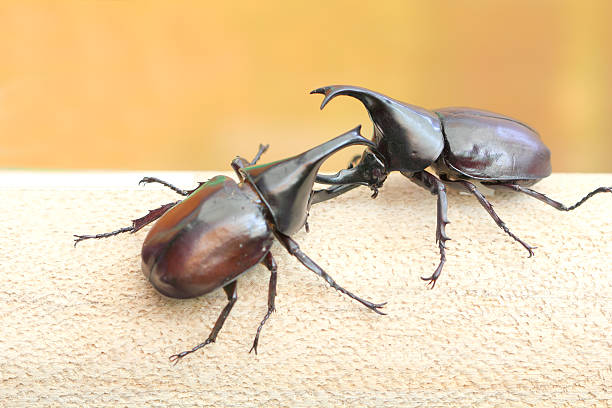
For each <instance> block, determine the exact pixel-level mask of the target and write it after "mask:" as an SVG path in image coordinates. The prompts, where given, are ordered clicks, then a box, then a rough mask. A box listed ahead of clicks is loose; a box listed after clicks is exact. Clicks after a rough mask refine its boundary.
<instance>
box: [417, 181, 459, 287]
mask: <svg viewBox="0 0 612 408" xmlns="http://www.w3.org/2000/svg"><path fill="white" fill-rule="evenodd" d="M408 177H409V178H410V180H411V181H412V182H413V183H415V184H417V185H419V186H421V187H423V188H425V189H426V190H428V191H429V192H431V194H434V195H437V196H438V211H437V217H436V244H438V248H439V249H440V263H439V264H438V267H437V268H436V270H435V271H434V273H433V274H432V275H431V276H430V277H428V278H424V277H421V279H423V280H425V281H429V283H428V285H431V288H432V289H433V288H434V287H435V286H436V281H437V280H438V278H439V277H440V274H441V273H442V267H444V263H445V262H446V241H448V240H450V238H449V237H448V235H446V225H447V224H449V223H450V221H449V220H448V217H447V215H446V212H447V208H448V201H447V199H446V187H445V186H444V183H443V182H442V181H441V180H440V179H438V178H437V177H436V176H434V175H433V174H431V173H428V172H426V171H419V172H417V173H413V174H411V175H409V176H408Z"/></svg>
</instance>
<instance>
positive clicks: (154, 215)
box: [74, 201, 180, 247]
mask: <svg viewBox="0 0 612 408" xmlns="http://www.w3.org/2000/svg"><path fill="white" fill-rule="evenodd" d="M178 203H180V201H175V202H173V203H168V204H164V205H162V206H161V207H159V208H156V209H154V210H150V211H149V213H148V214H147V215H145V216H144V217H140V218H137V219H135V220H132V226H131V227H123V228H119V229H118V230H115V231H112V232H105V233H102V234H95V235H74V236H75V237H76V238H75V240H74V246H75V247H76V244H78V243H79V242H81V241H83V240H86V239H100V238H108V237H112V236H114V235H119V234H122V233H124V232H130V233H134V232H136V231H138V230H140V229H141V228H143V227H145V226H147V225H149V224H150V223H152V222H153V221H155V220H157V219H158V218H159V217H161V216H162V215H164V214H165V213H166V212H167V211H168V210H169V209H170V208H172V207H174V206H175V205H177V204H178Z"/></svg>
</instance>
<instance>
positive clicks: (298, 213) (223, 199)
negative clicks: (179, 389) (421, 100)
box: [75, 127, 384, 361]
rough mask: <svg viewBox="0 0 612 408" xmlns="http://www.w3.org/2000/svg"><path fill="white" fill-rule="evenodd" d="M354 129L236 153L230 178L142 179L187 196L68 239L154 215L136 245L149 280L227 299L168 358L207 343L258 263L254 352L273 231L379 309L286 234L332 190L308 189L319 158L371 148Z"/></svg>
mask: <svg viewBox="0 0 612 408" xmlns="http://www.w3.org/2000/svg"><path fill="white" fill-rule="evenodd" d="M359 129H360V128H359V127H358V128H355V129H353V130H352V131H349V132H347V133H345V134H343V135H341V136H338V137H337V138H335V139H332V140H330V141H329V142H326V143H323V144H322V145H320V146H317V147H315V148H313V149H311V150H308V151H306V152H304V153H302V154H300V155H297V156H294V157H291V158H289V159H285V160H279V161H276V162H273V163H269V164H263V165H259V166H256V165H254V164H255V163H256V161H257V159H258V158H259V156H260V155H261V153H263V151H264V150H265V147H260V151H259V152H258V154H257V156H256V157H255V159H254V160H253V161H252V162H251V163H248V162H247V161H246V160H244V159H242V158H236V159H235V160H234V161H233V162H232V167H233V168H234V170H235V171H236V173H237V174H238V177H239V178H240V183H238V184H237V183H236V182H234V180H232V179H231V178H229V177H225V176H217V177H214V178H213V179H211V180H209V181H208V182H206V183H202V184H201V185H200V186H199V187H198V188H196V189H195V190H192V191H184V190H181V189H178V188H176V187H174V186H172V185H170V184H168V183H166V182H164V181H161V180H159V179H155V178H145V179H143V180H142V182H144V183H150V182H157V183H161V184H164V185H166V186H168V187H170V188H172V189H173V190H175V191H176V192H178V193H180V194H183V195H187V196H188V197H187V198H186V199H185V200H183V201H179V202H175V203H169V204H166V205H164V206H162V207H160V208H158V209H156V210H153V211H150V212H149V214H147V215H146V216H144V217H142V218H139V219H137V220H134V221H133V223H132V226H131V227H125V228H121V229H119V230H117V231H113V232H109V233H105V234H97V235H76V242H79V241H82V240H85V239H90V238H105V237H109V236H113V235H117V234H120V233H123V232H135V231H138V230H139V229H141V228H142V227H144V226H145V225H147V224H149V223H151V222H153V221H155V220H157V219H158V218H159V220H158V221H157V223H156V224H155V225H154V226H153V227H152V228H151V230H150V231H149V233H148V234H147V237H146V238H145V241H144V244H143V247H142V271H143V273H144V275H145V276H146V277H147V279H149V281H150V282H151V284H152V285H153V286H154V287H155V288H156V289H157V290H158V291H159V292H161V293H162V294H164V295H166V296H169V297H174V298H192V297H196V296H200V295H204V294H206V293H209V292H211V291H213V290H215V289H217V288H221V287H222V288H223V290H224V291H225V293H226V294H227V298H228V303H227V305H226V306H225V308H224V309H223V311H222V312H221V314H220V316H219V318H218V319H217V322H216V323H215V326H214V327H213V329H212V331H211V333H210V335H209V336H208V338H207V339H206V340H205V341H204V342H203V343H201V344H199V345H197V346H195V347H194V348H192V349H190V350H187V351H183V352H181V353H178V354H175V355H173V356H171V357H170V359H171V361H178V360H180V359H181V358H182V357H184V356H186V355H187V354H190V353H193V352H194V351H196V350H198V349H200V348H202V347H204V346H206V345H207V344H210V343H212V342H214V341H215V339H216V337H217V334H218V333H219V331H220V330H221V327H222V326H223V323H224V322H225V319H227V316H228V315H229V313H230V311H231V309H232V307H233V305H234V303H235V302H236V299H237V291H236V289H237V288H236V279H237V278H238V277H239V276H240V275H241V274H242V273H244V272H246V271H247V270H249V269H250V268H252V267H253V266H255V265H257V264H259V263H262V264H263V265H265V266H266V267H267V268H268V269H269V270H270V284H269V291H268V311H267V313H266V315H265V316H264V318H263V320H262V321H261V323H260V324H259V327H258V328H257V333H256V335H255V340H254V341H253V347H252V348H251V350H255V353H257V344H258V341H259V334H260V332H261V329H262V327H263V325H264V324H265V322H266V320H267V319H268V317H270V315H271V313H272V312H273V311H274V298H275V296H276V269H277V267H276V262H275V261H274V258H273V257H272V254H271V253H270V248H271V246H272V243H273V240H274V237H276V239H278V240H279V242H280V243H281V244H282V245H283V246H284V247H285V248H286V249H287V251H288V252H289V253H290V254H291V255H293V256H295V257H296V258H297V259H298V260H299V261H300V262H301V263H302V264H303V265H304V266H306V267H307V268H308V269H310V270H311V271H313V272H315V273H316V274H317V275H319V276H321V277H322V278H323V279H325V280H326V281H327V283H329V285H330V286H331V287H332V288H334V289H336V290H338V291H339V292H341V293H344V294H345V295H347V296H349V297H351V298H353V299H355V300H357V301H358V302H360V303H361V304H363V305H365V306H366V307H367V308H369V309H371V310H373V311H375V312H376V313H379V314H384V313H382V312H381V311H380V310H379V309H380V308H381V307H383V306H384V303H381V304H375V303H372V302H369V301H367V300H364V299H361V298H360V297H358V296H356V295H354V294H353V293H351V292H349V291H348V290H346V289H344V288H342V287H341V286H339V285H338V284H337V283H336V282H335V281H334V280H333V279H332V278H331V277H330V276H329V275H328V274H327V273H325V271H324V270H323V269H321V267H319V266H318V265H317V264H316V263H315V262H314V261H313V260H312V259H310V258H309V257H308V256H307V255H306V254H304V253H303V252H302V251H301V250H300V247H299V246H298V244H297V243H296V242H295V241H294V240H293V239H291V237H290V236H291V235H293V234H295V233H296V232H297V231H298V230H299V229H301V228H302V226H304V225H305V223H306V219H307V216H308V209H309V208H310V205H311V204H312V202H318V201H322V200H323V199H326V198H329V197H330V196H332V195H333V194H334V191H333V190H331V193H330V190H322V191H312V188H313V185H314V182H315V178H316V175H317V172H318V170H319V168H320V167H321V164H322V163H323V162H324V161H325V160H326V159H327V158H328V157H329V156H330V155H332V154H333V153H335V152H337V151H338V150H340V149H342V148H344V147H347V146H351V145H366V146H372V147H373V143H372V142H370V141H369V140H367V139H366V138H364V137H363V136H361V135H360V134H359ZM76 242H75V245H76Z"/></svg>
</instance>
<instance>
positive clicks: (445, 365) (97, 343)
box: [0, 173, 612, 407]
mask: <svg viewBox="0 0 612 408" xmlns="http://www.w3.org/2000/svg"><path fill="white" fill-rule="evenodd" d="M212 175H213V174H212V173H204V174H200V175H199V176H198V178H199V179H206V178H208V177H211V176H212ZM4 176H6V177H18V173H13V174H11V173H4V175H3V177H4ZM137 181H138V180H134V184H136V182H137ZM601 185H608V186H610V185H612V175H577V174H565V175H554V176H552V177H550V178H549V179H546V180H544V181H542V182H541V183H539V184H537V185H536V186H535V188H536V189H538V190H539V191H541V192H543V193H546V194H548V195H549V196H550V197H552V198H554V199H557V200H559V201H562V202H564V203H566V204H572V203H574V202H575V201H576V200H578V199H579V198H580V197H582V196H583V195H584V194H586V193H587V192H588V191H590V190H592V189H593V188H595V187H597V186H601ZM183 187H189V186H183ZM0 195H1V196H2V200H0V221H1V223H0V225H1V226H2V228H1V229H0V242H1V247H2V250H1V251H0V274H1V276H2V280H3V283H2V284H0V317H1V320H2V322H1V325H0V327H1V328H0V367H2V368H1V370H0V378H1V382H0V405H2V406H36V405H45V406H49V405H50V406H70V405H72V406H163V407H165V406H179V405H180V406H192V405H200V406H215V407H218V406H287V407H302V406H313V407H314V406H360V407H361V406H363V407H366V406H371V407H394V406H397V407H406V406H419V405H424V406H430V407H431V406H465V407H473V406H503V407H507V406H538V407H539V406H571V407H576V406H591V405H597V406H610V405H612V271H611V268H610V258H611V256H612V242H611V240H610V238H611V237H612V194H600V195H598V196H596V197H594V198H593V199H591V200H590V201H589V202H587V203H586V204H585V205H583V206H582V207H580V208H579V209H577V210H575V211H573V212H571V213H562V212H559V211H556V210H555V209H553V208H551V207H549V206H546V205H544V204H543V203H541V202H539V201H537V200H535V199H533V198H530V197H527V196H523V195H517V194H513V193H507V194H499V193H497V194H496V195H495V196H493V197H491V201H492V202H493V204H494V205H495V209H496V211H497V212H498V214H499V215H500V217H501V218H502V219H503V220H504V221H505V222H506V224H507V225H508V226H509V228H510V229H511V230H512V231H513V232H514V233H515V234H516V235H518V236H519V237H521V238H522V239H523V240H525V241H526V242H528V243H529V244H531V245H534V246H537V247H538V249H536V256H535V257H533V258H531V259H528V258H527V251H525V249H524V248H523V247H521V246H520V245H519V244H518V243H516V242H515V241H513V240H512V239H511V238H510V237H508V236H507V235H505V234H504V233H503V232H502V231H501V230H500V229H499V228H498V227H497V226H496V225H495V224H494V222H493V221H492V220H491V218H490V217H489V216H488V215H487V213H486V212H485V211H484V209H483V208H482V207H481V206H480V205H479V204H478V202H477V201H476V200H475V199H474V198H473V197H471V196H465V195H459V194H458V193H454V192H450V193H449V199H448V201H449V211H448V216H449V219H450V221H451V224H450V225H448V227H447V233H448V234H449V236H450V237H451V238H452V241H449V242H448V252H447V255H448V256H447V258H448V260H447V263H446V266H445V268H444V271H443V273H442V276H441V277H440V280H439V281H438V284H437V285H436V287H435V289H434V290H428V289H427V288H426V285H425V282H423V281H422V280H421V279H420V278H419V277H420V276H429V275H430V274H431V273H432V272H433V270H434V269H435V267H436V265H437V263H438V257H439V255H438V249H437V246H436V244H435V218H436V199H435V197H434V196H432V195H431V194H429V193H428V192H426V191H424V190H422V189H420V188H418V187H417V186H415V185H413V184H412V183H410V182H409V181H408V180H407V179H405V178H403V177H401V176H399V175H393V176H391V177H390V179H389V180H388V182H387V183H386V184H385V187H384V188H383V189H382V190H381V192H380V195H379V198H377V199H376V200H372V199H370V198H369V195H370V192H369V191H368V190H367V189H365V188H363V189H357V190H354V191H351V192H350V193H348V194H346V195H344V196H342V197H340V198H338V199H336V200H333V201H330V202H327V203H323V204H320V205H317V206H315V207H313V208H312V209H311V213H310V218H309V223H310V229H311V232H310V233H308V234H307V233H305V232H303V231H302V232H300V233H298V234H296V235H295V236H294V238H295V240H296V241H297V242H299V243H300V245H301V248H302V250H303V251H304V252H305V253H306V254H308V255H309V256H310V257H311V258H313V259H314V260H315V261H316V262H317V263H318V264H319V265H321V266H322V267H323V268H324V269H325V270H326V271H327V272H328V273H329V274H330V275H331V276H332V277H334V278H335V279H336V281H337V282H338V283H339V284H340V285H342V286H344V287H345V288H347V289H349V290H351V291H353V292H354V293H356V294H358V295H360V296H362V297H364V298H366V299H369V300H372V301H375V302H383V301H387V302H389V303H388V305H387V306H386V307H385V309H384V311H385V312H386V313H388V315H387V316H379V315H377V314H375V313H373V312H371V311H369V310H367V309H366V308H365V307H363V306H362V305H360V304H359V303H357V302H355V301H353V300H351V299H349V298H348V297H346V296H343V295H341V294H339V293H338V292H336V291H334V290H332V289H330V288H329V287H328V286H327V284H326V283H325V282H324V281H323V280H322V279H319V278H317V277H316V276H315V274H314V273H312V272H310V271H309V270H307V269H306V268H305V267H303V266H302V265H301V264H300V263H299V262H297V260H296V259H294V258H292V257H291V256H290V255H288V254H287V252H286V251H285V250H284V249H283V248H282V247H281V246H280V245H278V244H275V245H274V247H273V249H272V252H273V254H274V256H275V258H276V260H277V263H278V268H279V269H278V273H279V279H278V296H277V305H276V310H277V312H276V313H274V314H273V315H272V317H271V318H270V320H269V321H268V323H267V324H266V326H265V327H264V329H263V331H262V335H261V338H260V346H259V355H257V356H256V355H254V354H249V353H248V351H249V349H250V347H251V343H252V341H253V337H254V335H255V330H256V329H257V326H258V324H259V322H260V320H261V318H262V317H263V316H264V314H265V311H266V301H267V287H268V278H269V272H268V271H267V269H265V268H264V267H263V266H258V267H256V268H254V269H252V270H251V271H248V272H247V273H245V274H244V275H243V276H242V277H241V278H240V279H239V281H238V302H237V303H236V306H235V307H234V310H233V311H232V313H231V315H230V316H229V318H228V320H227V322H226V324H225V327H224V328H223V330H222V331H221V333H220V335H219V337H218V339H217V343H215V344H211V345H209V346H207V347H205V348H204V349H202V350H200V351H198V352H197V353H195V354H192V355H190V356H188V357H187V358H185V359H184V360H183V361H181V362H180V364H178V365H177V366H173V365H171V364H170V363H169V362H168V356H170V355H171V354H174V353H176V352H179V351H182V350H185V349H188V348H191V347H193V346H194V345H196V344H198V343H199V342H201V341H203V340H204V339H205V338H206V337H207V336H208V334H209V332H210V329H211V328H212V325H213V324H214V322H215V320H216V319H217V316H218V315H219V312H220V311H221V309H222V308H223V307H224V305H225V304H226V298H225V294H224V293H223V291H221V290H218V291H215V292H213V293H211V294H208V295H206V296H202V297H200V298H197V299H190V300H176V299H169V298H166V297H164V296H162V295H160V294H159V293H157V292H156V291H155V290H154V289H153V288H152V287H151V285H150V284H149V283H148V282H147V280H146V279H145V278H144V276H143V275H142V273H141V271H140V246H141V243H142V240H143V239H144V236H145V234H146V230H144V231H141V232H138V233H136V234H124V235H123V236H119V237H115V238H110V239H106V240H97V241H93V240H91V241H86V242H82V243H80V244H79V246H78V247H77V248H74V247H73V245H72V234H76V233H97V232H106V231H110V230H113V229H116V228H119V227H123V226H127V225H129V224H130V220H131V219H133V218H136V217H139V216H141V215H144V214H145V213H146V211H147V210H149V209H153V208H156V207H158V206H159V205H160V204H164V203H167V202H171V201H173V200H176V199H177V198H176V195H174V194H173V193H172V192H171V191H166V190H162V189H157V188H153V187H141V188H136V187H135V188H133V189H125V188H123V189H115V190H113V189H54V188H45V189H28V188H19V189H15V188H11V189H8V188H4V189H2V190H0Z"/></svg>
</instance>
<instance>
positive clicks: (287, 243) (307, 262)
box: [274, 231, 387, 315]
mask: <svg viewBox="0 0 612 408" xmlns="http://www.w3.org/2000/svg"><path fill="white" fill-rule="evenodd" d="M274 234H275V235H276V238H278V240H279V241H280V243H281V244H283V246H284V247H285V249H287V251H288V252H289V253H290V254H291V255H293V256H295V257H296V258H297V259H298V261H300V262H301V263H302V265H304V266H305V267H307V268H308V269H310V270H311V271H313V272H314V273H316V274H317V275H319V276H320V277H322V278H323V279H325V281H326V282H327V283H329V286H331V287H332V288H334V289H336V290H337V291H338V292H340V293H343V294H345V295H347V296H348V297H350V298H351V299H355V300H356V301H358V302H359V303H361V304H362V305H364V306H365V307H367V308H368V309H370V310H372V311H374V312H376V313H378V314H381V315H384V314H386V313H383V312H381V311H380V310H378V309H380V308H381V307H383V306H384V305H386V304H387V302H384V303H372V302H369V301H367V300H364V299H362V298H360V297H359V296H356V295H354V294H352V293H351V292H349V291H348V290H346V289H344V288H343V287H342V286H340V285H338V284H337V283H336V281H334V280H333V279H332V277H331V276H329V275H328V274H327V273H326V272H325V271H324V270H323V269H321V267H320V266H319V265H317V264H316V263H315V262H314V261H313V260H312V259H310V258H309V257H308V256H307V255H306V254H305V253H303V252H302V250H301V249H300V246H299V245H298V243H297V242H295V241H294V240H293V239H291V237H289V236H287V235H285V234H283V233H281V232H279V231H275V233H274Z"/></svg>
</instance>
